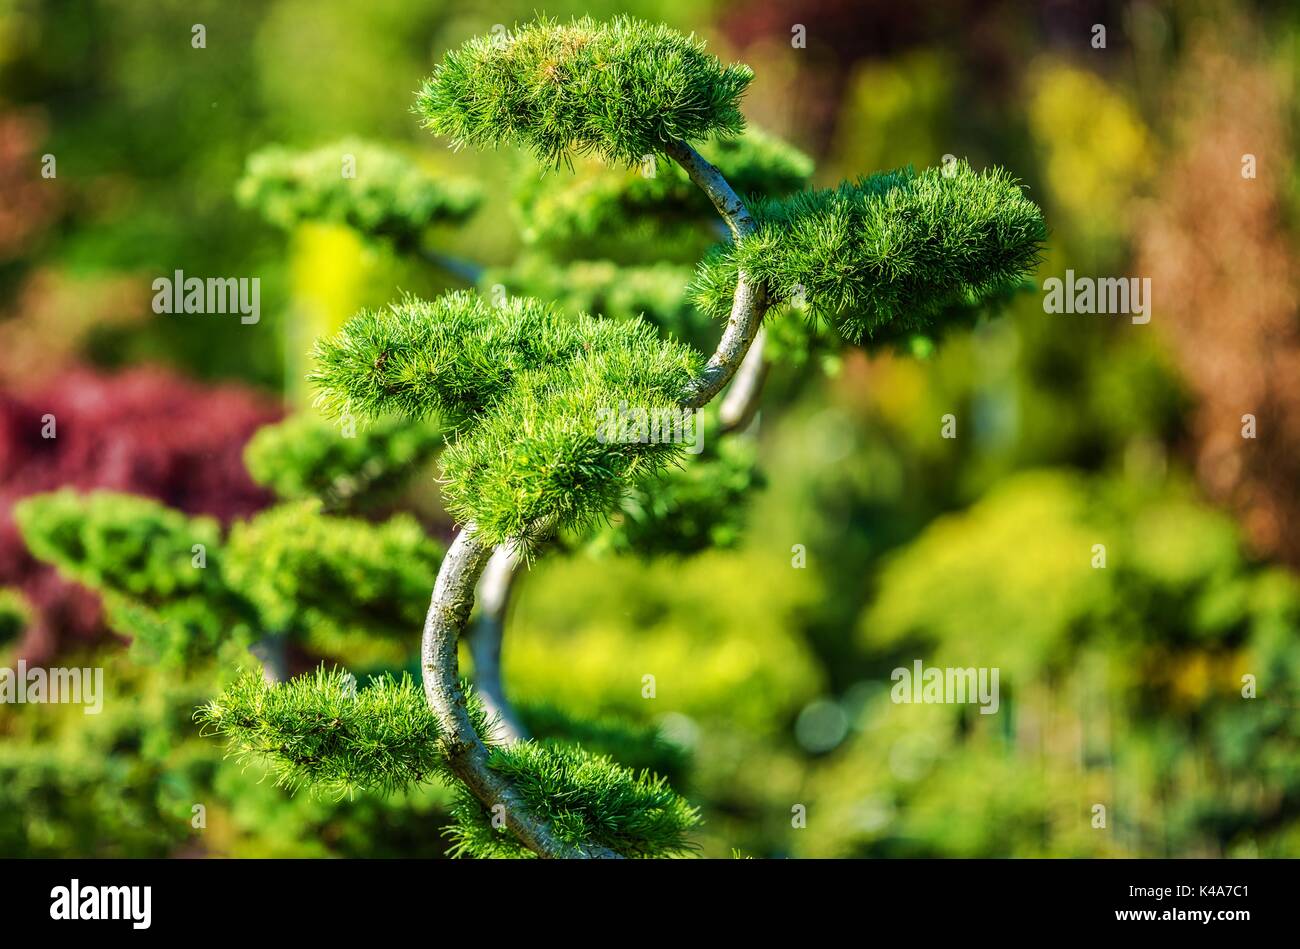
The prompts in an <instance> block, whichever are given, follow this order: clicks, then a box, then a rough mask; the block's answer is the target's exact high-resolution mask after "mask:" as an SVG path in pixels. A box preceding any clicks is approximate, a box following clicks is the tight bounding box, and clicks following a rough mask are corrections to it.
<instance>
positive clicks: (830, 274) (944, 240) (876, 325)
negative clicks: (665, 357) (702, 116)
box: [692, 162, 1046, 342]
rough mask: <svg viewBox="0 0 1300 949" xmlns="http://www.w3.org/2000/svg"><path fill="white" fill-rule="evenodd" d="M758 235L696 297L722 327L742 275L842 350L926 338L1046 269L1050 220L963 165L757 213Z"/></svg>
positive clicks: (727, 248) (875, 178)
mask: <svg viewBox="0 0 1300 949" xmlns="http://www.w3.org/2000/svg"><path fill="white" fill-rule="evenodd" d="M751 210H752V211H753V213H754V216H755V219H756V220H757V221H758V228H757V230H756V231H755V232H754V233H753V234H752V235H750V236H749V237H746V238H745V239H743V240H742V241H740V242H739V243H738V244H737V243H730V244H726V245H722V246H721V247H719V248H717V249H716V250H715V251H714V252H713V253H712V254H711V255H710V256H709V257H708V258H706V259H705V261H704V262H703V263H702V264H701V265H700V269H699V272H698V273H697V276H696V280H695V284H694V286H693V288H692V295H693V298H694V300H695V303H696V305H697V306H699V307H700V308H701V309H703V310H705V311H706V312H708V313H710V314H712V315H713V316H715V317H718V318H725V317H726V315H727V313H728V312H729V311H730V308H731V299H732V294H733V291H734V290H735V286H736V274H737V270H744V271H745V273H746V274H748V275H749V276H750V277H751V278H753V279H756V280H759V281H761V282H763V283H764V284H765V285H766V286H767V288H768V291H769V294H770V296H771V298H772V299H773V300H776V301H787V300H792V299H793V300H795V301H796V302H797V301H800V300H801V301H802V303H803V307H804V309H805V310H806V312H807V313H808V314H809V315H810V316H813V317H816V318H825V319H828V320H831V321H833V322H834V323H835V325H836V326H837V328H838V329H839V331H840V333H841V334H842V335H843V336H844V337H845V339H847V340H849V341H851V342H858V341H861V340H862V339H863V338H864V337H874V336H875V335H876V334H877V332H879V331H882V330H884V331H886V332H887V333H897V332H899V331H924V330H926V329H927V328H928V327H929V325H930V323H931V322H932V320H933V318H934V316H935V315H936V314H937V313H939V312H941V311H943V310H944V309H945V308H947V307H949V306H952V305H954V304H959V303H962V302H967V301H969V300H970V299H972V298H975V299H979V298H982V297H985V296H988V295H990V294H992V293H996V292H999V291H1001V290H1003V289H1004V288H1005V287H1006V286H1007V285H1009V284H1014V283H1016V282H1018V281H1019V280H1020V279H1021V278H1022V277H1023V276H1024V275H1025V274H1027V273H1028V272H1030V271H1031V270H1032V269H1033V268H1034V266H1035V265H1036V264H1037V262H1038V260H1039V253H1040V250H1041V247H1042V243H1043V241H1044V240H1045V238H1046V226H1045V225H1044V223H1043V216H1042V212H1040V211H1039V209H1038V208H1037V207H1036V206H1035V205H1034V203H1033V202H1032V201H1030V200H1029V199H1028V198H1026V197H1025V196H1024V194H1023V193H1022V191H1021V189H1020V186H1019V185H1018V184H1017V183H1016V181H1015V180H1014V179H1013V178H1011V176H1010V175H1008V174H1007V173H1006V172H1004V171H1002V170H1000V169H993V170H990V171H986V172H984V173H983V174H976V173H975V172H974V171H972V170H971V168H970V166H969V165H967V164H966V163H965V162H959V163H954V164H951V165H948V166H946V167H945V168H943V169H939V168H930V169H927V170H926V171H923V172H921V173H919V174H917V173H915V172H913V171H912V170H911V169H903V170H900V171H892V172H884V173H881V174H877V175H872V176H870V177H868V178H862V179H859V180H858V181H856V182H851V183H850V182H846V183H844V184H842V185H840V186H839V187H838V188H835V189H830V190H821V191H808V192H803V193H801V194H798V195H795V196H794V197H792V198H789V199H787V200H785V201H763V202H759V203H757V204H756V205H755V206H754V207H753V208H752V209H751Z"/></svg>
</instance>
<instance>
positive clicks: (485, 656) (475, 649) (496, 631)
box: [469, 544, 528, 742]
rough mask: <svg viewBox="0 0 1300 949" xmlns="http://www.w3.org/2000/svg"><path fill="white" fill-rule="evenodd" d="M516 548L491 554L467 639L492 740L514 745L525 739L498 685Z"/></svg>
mask: <svg viewBox="0 0 1300 949" xmlns="http://www.w3.org/2000/svg"><path fill="white" fill-rule="evenodd" d="M519 560H520V553H519V547H518V545H515V544H502V545H500V546H499V547H497V549H496V550H494V551H493V552H492V558H491V559H490V560H488V563H487V567H486V568H484V570H483V576H482V577H481V578H479V582H478V609H479V614H478V622H477V623H475V624H474V631H473V632H472V633H471V634H470V637H469V648H470V655H471V656H473V657H474V689H475V691H476V692H477V693H478V695H479V698H481V699H482V700H483V705H484V706H485V707H486V708H487V711H488V713H489V715H492V716H494V717H495V719H496V722H497V725H496V731H495V734H494V736H493V737H495V738H496V739H497V740H498V741H502V742H514V741H518V740H519V739H521V738H527V737H528V731H527V730H526V729H525V728H524V726H523V725H522V724H520V722H519V718H518V716H516V715H515V712H514V709H513V708H511V706H510V702H509V700H508V699H507V698H506V693H505V688H504V686H503V685H502V682H501V641H502V639H503V638H504V636H505V625H506V609H507V608H508V607H509V605H510V591H511V590H512V589H513V588H514V579H515V569H516V568H517V567H518V566H519Z"/></svg>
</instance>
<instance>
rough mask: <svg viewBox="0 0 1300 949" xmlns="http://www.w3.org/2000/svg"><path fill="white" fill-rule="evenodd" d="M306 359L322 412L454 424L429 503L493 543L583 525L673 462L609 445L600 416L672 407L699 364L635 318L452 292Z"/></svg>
mask: <svg viewBox="0 0 1300 949" xmlns="http://www.w3.org/2000/svg"><path fill="white" fill-rule="evenodd" d="M316 359H317V369H316V371H315V372H314V373H313V376H312V379H313V381H314V382H315V384H316V386H317V389H318V396H317V402H318V404H319V405H320V406H321V407H322V408H323V410H324V411H325V412H326V413H328V414H332V415H336V416H337V415H342V414H346V413H348V412H356V413H358V414H361V415H364V416H373V415H379V414H383V413H386V412H396V413H401V414H404V415H407V416H409V417H413V418H421V417H424V416H425V415H427V414H429V413H430V412H433V411H436V412H439V413H440V414H441V415H442V416H443V417H444V419H445V420H447V421H449V422H450V423H451V424H454V425H457V426H459V432H458V435H457V437H456V440H455V441H454V442H453V443H452V444H451V445H450V446H449V447H448V448H447V450H446V451H444V452H443V454H442V457H441V463H442V468H443V476H444V479H445V481H446V484H445V486H444V490H443V499H444V501H445V503H446V506H447V510H448V511H450V512H451V513H452V514H453V515H454V516H455V517H456V518H457V519H458V520H459V521H460V522H461V523H469V522H471V521H472V522H474V523H475V524H476V525H477V527H478V531H479V535H480V537H481V538H482V539H483V540H484V541H485V542H490V543H494V544H496V543H503V542H505V541H506V540H509V539H512V538H519V537H522V538H524V539H525V540H526V541H529V540H532V539H534V538H535V536H536V534H537V533H538V532H539V531H542V530H550V529H553V528H557V527H558V528H564V527H578V526H582V525H585V524H587V523H589V522H591V521H592V520H594V519H597V518H599V517H601V516H603V515H605V514H607V513H608V512H609V511H610V510H611V509H612V508H613V507H614V505H615V504H617V502H618V500H619V499H620V498H621V497H622V496H623V493H624V492H625V490H626V489H627V488H628V487H629V486H630V484H631V481H632V479H633V478H635V477H638V476H640V475H642V474H646V473H650V472H653V471H655V470H659V469H662V468H663V467H664V466H665V465H667V464H669V463H670V462H671V461H672V460H674V459H675V458H676V457H678V456H679V455H680V454H681V452H682V447H683V446H682V445H679V444H674V443H666V442H662V441H661V442H657V443H655V442H622V441H618V440H609V439H607V438H606V437H605V435H606V426H605V425H604V422H603V420H604V419H606V418H607V417H608V415H607V413H616V412H618V411H619V410H620V407H621V406H623V405H629V406H634V407H637V408H640V409H644V410H645V411H647V412H649V413H656V412H667V411H676V403H677V400H678V398H679V397H680V395H681V393H682V391H683V390H684V388H685V386H686V385H687V383H688V382H689V381H690V380H691V379H692V378H694V377H695V376H696V375H697V374H698V373H699V371H700V367H701V364H702V358H701V357H700V355H699V354H698V353H697V352H695V351H694V350H692V349H690V348H689V347H687V346H683V345H681V344H679V343H674V342H671V341H665V340H663V339H661V338H659V336H658V335H657V334H656V333H655V331H654V329H653V328H652V327H650V326H649V325H648V324H646V323H644V322H642V321H640V320H626V321H613V320H601V319H596V318H593V317H590V316H587V315H586V314H580V315H578V316H577V317H574V318H569V317H565V316H563V315H562V314H560V313H559V312H558V311H556V310H555V309H554V308H552V307H548V306H545V305H543V304H541V303H539V302H537V301H536V300H531V299H528V298H511V299H509V300H507V301H504V302H503V303H502V304H500V305H495V304H493V303H491V302H489V301H487V300H485V299H484V298H482V297H480V296H478V295H477V294H475V293H471V292H462V291H457V292H453V293H448V294H445V295H443V296H441V297H439V298H438V299H436V300H434V301H432V302H426V301H423V300H418V299H415V298H407V299H406V300H404V301H402V302H401V303H399V304H396V305H393V306H391V307H390V308H389V309H387V310H379V311H365V312H363V313H361V314H359V315H358V316H356V317H354V318H353V319H352V320H351V321H349V322H348V323H347V324H346V325H345V326H344V327H343V329H342V330H341V331H340V332H339V333H338V334H337V335H336V336H335V337H333V338H332V339H330V340H326V341H323V342H321V343H319V344H318V345H317V349H316Z"/></svg>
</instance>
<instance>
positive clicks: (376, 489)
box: [244, 413, 443, 511]
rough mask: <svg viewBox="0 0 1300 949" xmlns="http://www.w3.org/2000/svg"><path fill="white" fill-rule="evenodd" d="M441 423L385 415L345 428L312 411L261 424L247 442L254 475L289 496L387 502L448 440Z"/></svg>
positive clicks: (341, 507)
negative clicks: (350, 430) (412, 420)
mask: <svg viewBox="0 0 1300 949" xmlns="http://www.w3.org/2000/svg"><path fill="white" fill-rule="evenodd" d="M442 444H443V437H442V429H441V427H440V426H439V425H438V424H437V423H436V422H425V423H423V424H418V425H413V424H411V423H410V422H409V421H407V420H406V419H396V418H386V419H380V420H378V421H375V422H372V423H371V424H369V425H360V424H358V425H356V426H355V431H352V432H351V433H350V434H349V433H345V430H344V428H343V427H342V426H340V425H336V424H330V423H329V422H326V421H325V420H323V419H321V418H319V417H318V416H316V415H314V414H311V413H302V414H299V415H294V416H291V417H290V418H287V419H285V420H284V421H283V422H280V423H279V424H276V425H266V426H263V427H262V428H260V429H258V430H257V433H256V434H255V435H254V436H253V437H252V439H251V440H250V441H249V443H248V445H247V447H246V448H245V449H244V464H245V466H247V468H248V472H249V474H250V475H252V477H253V480H254V481H256V482H257V483H258V484H261V485H263V486H265V487H268V488H270V489H271V490H272V491H274V492H275V493H276V494H277V495H278V496H279V497H281V498H282V499H284V500H286V501H299V500H305V499H308V498H316V499H319V500H320V501H321V502H322V504H323V507H324V509H325V510H327V511H348V510H352V509H354V508H369V507H372V506H374V505H376V504H381V503H384V502H386V501H388V500H389V499H390V498H391V497H392V495H393V494H394V493H395V492H397V491H398V490H400V489H401V487H402V486H403V485H404V484H405V483H406V481H407V479H408V478H409V477H410V476H411V474H412V473H413V472H414V470H415V469H416V468H418V467H419V466H420V465H422V464H423V463H424V462H426V461H427V460H429V459H430V458H432V457H433V455H434V454H435V453H436V452H437V450H438V449H439V448H441V447H442Z"/></svg>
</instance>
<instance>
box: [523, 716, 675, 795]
mask: <svg viewBox="0 0 1300 949" xmlns="http://www.w3.org/2000/svg"><path fill="white" fill-rule="evenodd" d="M515 712H516V713H517V714H518V716H519V719H520V721H522V722H523V723H524V726H525V727H526V728H527V729H528V733H529V734H530V735H532V736H533V737H534V738H535V739H537V740H538V741H544V740H547V739H552V740H553V741H554V742H556V743H564V744H568V745H580V746H581V747H582V748H584V749H586V750H587V751H589V752H592V753H594V754H597V755H607V756H608V757H610V758H613V759H614V760H615V761H617V762H618V763H619V764H621V765H623V766H624V767H627V768H631V769H632V770H633V771H637V772H640V771H651V772H653V773H655V774H658V775H662V776H663V777H664V778H666V779H667V780H668V781H669V783H671V784H678V783H680V782H681V781H683V780H684V779H685V778H686V774H687V771H688V770H689V768H690V765H691V753H690V752H689V751H687V750H686V749H685V748H683V747H682V746H681V745H678V744H676V743H674V742H672V741H669V740H668V739H667V738H665V737H664V736H663V734H662V732H660V730H659V728H658V727H656V726H654V725H642V724H638V723H635V722H629V721H626V720H624V719H621V718H614V717H601V718H575V717H574V716H573V715H570V714H569V713H568V712H565V711H564V710H562V709H560V708H558V707H556V706H554V705H550V704H545V703H528V704H521V705H517V706H516V707H515Z"/></svg>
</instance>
